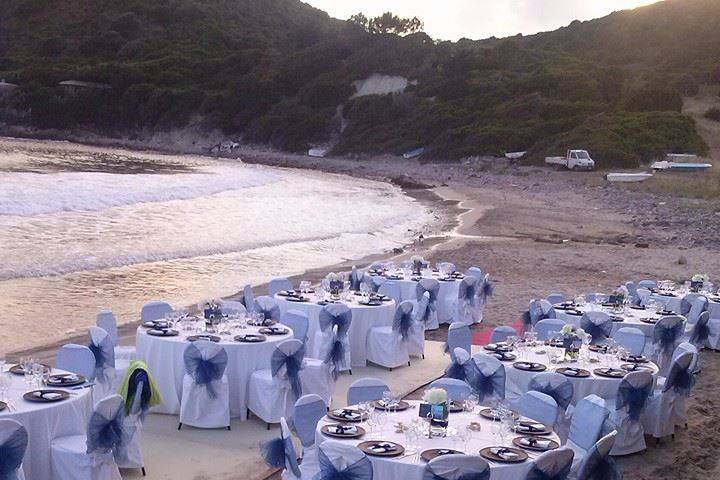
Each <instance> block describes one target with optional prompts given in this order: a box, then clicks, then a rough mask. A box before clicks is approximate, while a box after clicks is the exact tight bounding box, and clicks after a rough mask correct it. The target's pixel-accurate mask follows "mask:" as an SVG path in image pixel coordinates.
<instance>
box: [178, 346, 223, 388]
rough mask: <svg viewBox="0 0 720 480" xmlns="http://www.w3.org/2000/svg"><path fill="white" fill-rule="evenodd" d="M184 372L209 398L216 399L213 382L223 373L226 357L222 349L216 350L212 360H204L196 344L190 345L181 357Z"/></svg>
mask: <svg viewBox="0 0 720 480" xmlns="http://www.w3.org/2000/svg"><path fill="white" fill-rule="evenodd" d="M183 358H184V361H185V372H186V373H187V374H188V375H190V376H191V377H192V378H193V380H194V381H195V383H196V384H198V385H203V386H205V388H207V392H208V395H209V396H210V398H217V393H216V392H215V388H214V387H213V382H215V381H216V380H220V379H221V378H222V376H223V374H224V373H225V367H227V363H228V355H227V352H226V351H225V350H224V349H220V350H218V352H217V354H216V355H214V356H213V357H212V358H208V359H204V358H203V354H202V352H201V351H200V349H199V348H198V347H197V345H196V344H190V345H188V347H187V348H186V349H185V353H184V355H183Z"/></svg>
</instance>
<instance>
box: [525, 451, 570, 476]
mask: <svg viewBox="0 0 720 480" xmlns="http://www.w3.org/2000/svg"><path fill="white" fill-rule="evenodd" d="M574 456H575V452H573V451H572V449H571V448H568V447H561V448H558V449H556V450H550V451H547V452H545V453H543V454H541V455H540V456H539V457H537V458H536V459H535V460H533V462H532V465H531V466H530V470H528V473H527V476H526V477H525V480H564V479H566V478H567V476H568V474H569V473H570V469H571V468H572V462H573V457H574Z"/></svg>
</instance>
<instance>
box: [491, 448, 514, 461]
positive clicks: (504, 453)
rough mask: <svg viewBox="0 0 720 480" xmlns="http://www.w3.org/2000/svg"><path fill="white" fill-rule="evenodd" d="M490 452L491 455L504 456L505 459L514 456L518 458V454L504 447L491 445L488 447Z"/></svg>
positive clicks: (511, 458)
mask: <svg viewBox="0 0 720 480" xmlns="http://www.w3.org/2000/svg"><path fill="white" fill-rule="evenodd" d="M490 452H491V453H492V454H493V455H497V456H498V457H500V458H504V459H505V460H515V459H516V458H519V455H518V454H517V453H515V452H513V451H512V450H510V449H508V448H505V447H492V448H491V449H490Z"/></svg>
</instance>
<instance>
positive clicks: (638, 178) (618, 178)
mask: <svg viewBox="0 0 720 480" xmlns="http://www.w3.org/2000/svg"><path fill="white" fill-rule="evenodd" d="M652 176H653V174H652V173H642V172H640V173H608V174H606V175H605V179H606V180H607V181H608V182H626V183H630V182H643V181H645V180H647V179H648V178H652Z"/></svg>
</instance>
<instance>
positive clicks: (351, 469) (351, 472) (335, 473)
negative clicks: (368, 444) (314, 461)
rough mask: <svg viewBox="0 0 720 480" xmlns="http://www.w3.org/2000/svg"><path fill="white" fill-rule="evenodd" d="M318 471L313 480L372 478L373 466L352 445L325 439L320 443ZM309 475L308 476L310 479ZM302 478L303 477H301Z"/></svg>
mask: <svg viewBox="0 0 720 480" xmlns="http://www.w3.org/2000/svg"><path fill="white" fill-rule="evenodd" d="M319 456H320V471H319V473H318V474H317V476H315V477H312V479H313V480H332V479H336V478H343V479H347V480H372V478H373V466H372V463H371V462H370V460H369V459H368V458H367V456H366V455H365V454H364V453H363V452H361V451H360V449H358V448H357V447H355V446H353V445H347V444H344V443H340V442H337V441H332V440H330V441H326V442H323V443H322V445H320V452H319ZM310 478H311V477H308V480H310ZM303 480H305V478H304V477H303Z"/></svg>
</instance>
